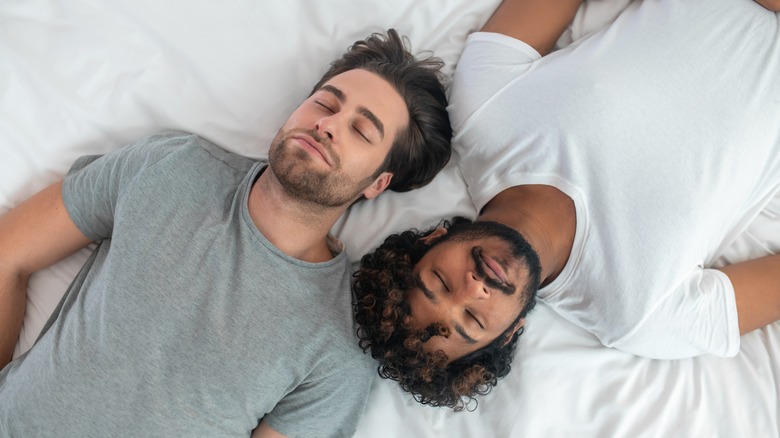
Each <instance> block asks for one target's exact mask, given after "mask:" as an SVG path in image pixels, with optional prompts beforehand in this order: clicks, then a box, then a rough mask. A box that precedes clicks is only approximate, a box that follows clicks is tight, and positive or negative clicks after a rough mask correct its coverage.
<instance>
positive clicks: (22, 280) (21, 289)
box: [0, 268, 27, 368]
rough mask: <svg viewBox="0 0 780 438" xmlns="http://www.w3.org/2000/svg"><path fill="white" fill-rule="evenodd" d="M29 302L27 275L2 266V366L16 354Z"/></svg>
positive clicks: (0, 300) (0, 356)
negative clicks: (15, 350) (25, 308)
mask: <svg viewBox="0 0 780 438" xmlns="http://www.w3.org/2000/svg"><path fill="white" fill-rule="evenodd" d="M26 302H27V276H25V275H22V274H20V273H18V272H13V271H9V270H5V271H3V270H2V268H0V368H2V367H4V366H5V365H6V364H8V362H10V361H11V358H12V357H13V354H14V347H15V346H16V342H17V339H19V332H20V330H21V328H22V321H23V319H24V307H25V303H26Z"/></svg>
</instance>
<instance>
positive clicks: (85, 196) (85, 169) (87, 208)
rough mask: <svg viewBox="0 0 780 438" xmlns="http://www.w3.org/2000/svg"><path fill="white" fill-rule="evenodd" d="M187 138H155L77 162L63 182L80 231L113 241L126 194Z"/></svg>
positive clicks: (180, 135) (176, 135) (68, 206)
mask: <svg viewBox="0 0 780 438" xmlns="http://www.w3.org/2000/svg"><path fill="white" fill-rule="evenodd" d="M187 137H189V135H187V134H183V133H177V132H166V133H161V134H155V135H152V136H149V137H145V138H142V139H140V140H138V141H136V142H134V143H131V144H129V145H127V146H124V147H122V148H120V149H118V150H116V151H113V152H111V153H109V154H106V155H102V156H101V155H89V156H83V157H80V158H79V159H77V160H76V161H75V162H74V163H73V166H71V168H70V170H69V171H68V174H67V175H66V176H65V180H64V181H63V185H62V198H63V201H64V203H65V208H66V210H67V211H68V214H69V215H70V217H71V219H72V220H73V222H74V223H75V224H76V226H77V227H78V229H79V230H80V231H81V232H82V233H83V234H84V235H85V236H87V237H88V238H90V239H92V240H94V241H98V240H102V239H107V238H109V237H111V233H112V230H113V226H114V211H115V210H116V206H117V202H118V200H119V198H120V197H121V195H122V192H123V191H124V190H126V188H127V186H128V185H129V184H132V181H133V180H134V179H135V178H136V177H137V176H138V175H140V174H141V173H142V172H143V169H144V168H146V167H148V166H150V165H151V164H153V163H155V162H157V161H159V160H160V159H161V158H162V157H164V156H165V155H167V153H168V152H169V151H170V150H171V149H170V147H169V146H172V145H173V146H175V145H178V144H180V143H181V141H177V140H182V139H185V138H187ZM166 146H168V147H166Z"/></svg>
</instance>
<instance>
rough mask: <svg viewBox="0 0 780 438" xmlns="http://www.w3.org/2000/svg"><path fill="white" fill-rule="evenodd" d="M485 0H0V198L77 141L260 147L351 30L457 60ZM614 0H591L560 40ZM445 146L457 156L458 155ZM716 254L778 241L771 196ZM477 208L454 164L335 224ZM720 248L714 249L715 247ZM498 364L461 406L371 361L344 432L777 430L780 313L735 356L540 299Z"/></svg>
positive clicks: (55, 296) (422, 219)
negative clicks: (604, 331) (612, 344)
mask: <svg viewBox="0 0 780 438" xmlns="http://www.w3.org/2000/svg"><path fill="white" fill-rule="evenodd" d="M498 3H499V0H483V1H480V2H474V1H471V0H424V1H423V0H393V1H379V0H330V1H327V2H325V1H306V0H287V1H284V2H257V1H252V0H232V1H227V2H213V1H205V0H189V1H185V0H166V1H158V0H136V1H133V2H119V1H112V0H105V1H75V0H62V1H58V0H5V1H3V2H0V213H2V212H5V211H7V210H8V209H10V208H12V207H13V206H15V205H17V204H18V203H19V202H21V201H22V200H23V199H25V198H27V197H29V196H30V195H32V194H33V193H35V192H36V191H38V190H40V189H41V188H43V187H45V186H46V185H47V184H49V183H51V182H53V181H55V180H56V179H58V178H61V177H62V176H63V175H64V173H65V172H66V170H67V169H68V167H69V166H70V164H71V163H72V162H73V160H74V159H75V158H76V157H78V156H79V155H83V154H94V153H105V152H108V151H110V150H113V149H116V148H118V147H121V146H122V145H124V144H125V143H127V142H129V141H131V140H133V139H136V138H138V137H140V136H142V135H145V134H148V133H151V132H154V131H158V130H162V129H171V128H172V129H183V130H187V131H191V132H194V133H197V134H199V135H202V136H204V137H206V138H209V139H211V140H213V141H215V142H217V143H219V144H221V145H223V146H224V147H225V148H227V149H230V150H233V151H236V152H239V153H242V154H245V155H248V156H252V157H259V156H262V155H264V154H265V152H266V149H267V145H268V144H269V142H270V140H271V138H272V137H273V135H274V134H275V132H276V130H277V129H278V127H279V126H280V125H281V124H282V122H283V121H284V120H285V119H286V117H287V115H288V114H289V113H290V112H291V111H292V110H293V109H294V108H295V107H296V106H297V105H298V103H299V102H300V101H301V100H303V99H304V98H305V97H306V95H307V94H308V92H309V90H310V88H311V86H312V85H313V84H314V83H315V82H316V80H317V79H318V78H319V77H320V76H321V74H322V73H323V72H324V70H325V69H326V65H327V63H328V62H329V61H330V60H332V59H333V58H334V57H336V56H338V55H339V54H340V53H341V52H342V51H343V50H344V49H346V47H347V46H348V45H349V44H350V43H352V42H353V41H355V40H357V39H359V38H362V37H364V36H366V35H368V34H369V33H370V32H373V31H381V30H384V29H386V28H388V27H396V28H397V29H398V30H399V31H400V32H401V33H403V34H406V35H408V36H409V38H410V40H411V43H412V47H413V49H414V51H416V52H419V51H421V50H426V49H429V50H434V51H435V52H436V54H437V55H439V56H441V57H442V58H444V60H445V61H446V62H447V73H448V74H450V73H451V72H452V69H453V68H454V66H455V64H456V62H457V59H458V56H459V54H460V52H461V50H462V47H463V43H464V41H465V38H466V35H467V34H468V33H469V32H470V31H473V30H476V29H478V28H479V27H480V26H481V25H482V23H484V21H485V20H487V18H488V17H489V16H490V14H491V13H492V10H493V9H494V8H495V6H496V5H497V4H498ZM626 4H627V0H588V2H586V4H585V5H584V6H583V8H582V9H581V10H580V12H579V14H578V16H577V18H576V20H575V22H574V24H573V25H572V27H571V29H569V30H568V31H567V32H566V33H565V34H564V36H563V37H562V38H561V41H560V42H559V44H561V45H565V44H567V43H568V42H570V41H571V40H572V39H573V38H578V37H580V36H582V35H584V34H586V33H588V32H590V31H592V30H594V29H597V28H598V27H600V26H601V25H603V24H604V23H607V22H609V21H610V20H611V19H613V18H614V17H615V15H616V14H618V13H619V12H620V10H622V9H623V8H624V7H625V5H626ZM455 160H457V157H455ZM770 208H771V209H774V210H773V211H774V212H775V215H776V216H774V217H773V216H772V213H771V211H770V212H767V213H766V214H765V215H763V216H761V217H760V218H759V219H757V221H756V222H755V223H754V224H753V226H752V227H751V229H749V230H747V231H746V233H745V234H744V235H743V236H742V237H741V238H740V239H739V240H738V241H737V242H735V243H734V245H733V246H732V247H731V248H730V249H729V250H728V251H727V254H726V255H725V257H728V258H730V259H732V260H737V259H744V258H747V257H751V256H756V255H760V254H763V253H765V252H767V251H778V249H780V248H779V247H780V242H778V241H780V226H778V224H779V223H780V198H779V199H776V200H775V201H774V202H773V204H772V205H771V206H770ZM454 214H462V215H470V216H473V215H474V210H473V207H472V206H471V203H470V201H469V199H468V197H467V194H466V190H465V185H464V183H463V180H462V178H461V177H460V174H459V173H458V170H457V167H456V166H455V165H454V163H451V165H449V166H448V167H447V168H446V169H445V170H444V171H443V172H442V174H441V175H440V176H438V177H437V178H436V179H435V180H434V182H433V183H432V184H431V185H430V186H428V187H426V188H424V189H421V190H418V191H416V192H412V193H407V194H403V195H398V194H393V193H388V194H383V195H382V196H381V197H380V198H379V199H377V200H375V201H372V202H367V203H363V204H361V205H358V206H356V207H355V208H354V209H353V210H352V211H351V212H350V213H348V214H347V216H346V217H345V218H344V219H343V220H342V221H341V222H340V223H339V224H337V226H336V227H335V228H334V231H335V232H336V234H338V235H339V236H340V237H341V238H342V240H344V241H345V243H346V244H347V247H348V250H349V251H350V253H351V257H352V259H353V260H356V259H357V258H359V256H360V255H362V253H364V252H366V251H368V250H370V249H371V248H373V247H374V246H375V245H377V244H378V243H379V241H380V240H381V238H382V237H383V236H385V235H386V234H388V233H390V232H393V231H398V230H401V229H404V228H407V227H427V226H429V225H432V224H433V223H435V222H437V221H438V219H439V218H440V217H447V216H452V215H454ZM87 254H88V250H84V251H81V252H80V253H78V254H76V255H74V256H73V257H71V258H69V259H66V260H65V261H63V262H62V263H60V264H58V265H55V266H53V267H51V268H49V269H46V270H44V271H42V272H40V273H38V274H36V275H35V276H33V278H32V279H31V281H30V287H29V291H28V297H29V298H28V308H27V313H26V315H25V320H24V326H23V330H22V335H21V337H20V339H19V344H18V345H17V348H16V352H15V354H16V355H18V354H20V353H21V352H23V351H24V350H26V349H28V348H29V347H30V346H31V345H32V343H33V342H34V340H35V338H36V336H37V333H38V332H39V330H40V328H41V326H42V325H43V323H44V322H45V320H46V318H47V317H48V315H49V313H50V312H51V311H52V309H53V308H54V307H55V306H56V304H57V302H58V300H59V297H60V296H61V295H62V293H63V292H64V290H65V288H66V287H67V285H68V283H69V282H70V280H71V278H72V277H73V276H74V275H75V273H76V272H77V271H78V269H79V268H80V266H81V264H82V263H83V261H84V260H85V258H86V256H87ZM724 260H725V259H724ZM518 351H519V353H518V356H517V357H516V359H515V362H514V366H513V370H512V372H511V373H510V374H509V376H508V377H506V378H505V379H504V380H502V381H501V382H500V383H499V385H498V386H497V387H496V389H495V390H494V391H493V393H491V394H490V395H488V396H487V397H484V398H482V399H481V400H480V402H479V406H478V408H477V409H476V410H474V411H473V412H460V413H454V412H452V411H449V410H446V409H436V408H429V407H424V406H419V405H416V403H415V402H414V401H413V400H412V399H411V398H410V397H409V396H408V395H406V394H403V393H401V392H400V390H398V389H397V388H396V386H395V384H394V383H392V382H387V381H381V380H380V379H379V378H377V381H376V384H375V387H374V389H373V392H372V395H371V401H370V403H369V405H368V406H367V408H366V412H365V415H364V416H363V418H362V420H361V422H360V425H359V428H358V432H357V434H356V436H357V437H365V438H368V437H372V438H374V437H397V436H408V437H448V438H449V437H477V436H478V437H515V436H518V437H519V436H531V437H540V436H543V437H556V436H567V437H568V436H577V437H594V438H595V437H598V438H601V437H692V436H695V437H705V436H706V437H777V436H778V435H779V433H778V427H779V424H778V418H779V417H778V415H779V414H780V412H779V411H778V409H780V408H779V407H778V379H780V326H779V325H778V324H773V325H771V326H769V327H767V328H765V329H762V330H759V331H757V332H754V333H751V334H749V335H747V336H745V337H743V340H742V351H741V352H740V354H739V355H738V356H737V357H736V358H733V359H718V358H714V357H700V358H696V359H690V360H681V361H656V360H648V359H642V358H638V357H634V356H631V355H628V354H624V353H621V352H618V351H615V350H610V349H607V348H604V347H602V346H600V345H599V343H598V342H597V341H596V340H595V339H594V338H593V337H592V336H591V335H589V334H588V333H586V332H583V331H582V330H580V329H578V328H576V327H574V326H572V325H571V324H569V323H567V322H566V321H564V320H563V319H562V318H560V317H558V316H557V315H556V314H554V313H553V312H552V311H551V310H550V309H549V308H547V307H545V306H544V305H543V304H541V305H539V306H538V307H537V310H535V311H534V312H533V314H532V315H531V316H530V317H529V319H528V326H527V331H526V333H525V334H524V335H523V336H522V337H521V341H520V343H519V347H518Z"/></svg>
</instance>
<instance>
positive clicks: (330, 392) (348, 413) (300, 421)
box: [263, 363, 376, 438]
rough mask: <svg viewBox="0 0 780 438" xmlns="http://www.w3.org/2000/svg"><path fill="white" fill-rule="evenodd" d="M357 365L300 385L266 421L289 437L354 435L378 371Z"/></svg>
mask: <svg viewBox="0 0 780 438" xmlns="http://www.w3.org/2000/svg"><path fill="white" fill-rule="evenodd" d="M354 365H355V366H347V365H346V364H343V365H342V366H340V367H339V368H338V370H336V372H335V373H334V374H330V375H328V376H327V377H324V378H322V379H319V380H317V381H312V382H305V383H303V384H301V385H299V386H298V387H297V388H295V389H294V390H293V391H292V392H290V393H289V394H287V395H286V396H285V397H284V398H282V400H280V401H279V403H277V404H276V406H275V407H274V409H273V410H272V411H271V412H270V413H268V414H267V415H266V416H265V417H264V418H263V421H266V422H267V423H268V425H269V426H271V427H272V428H273V429H274V430H276V431H277V432H279V433H281V434H283V435H285V436H289V437H296V438H299V437H300V438H304V437H323V438H324V437H344V438H347V437H351V436H352V435H353V434H354V433H355V429H357V423H358V420H359V419H360V416H361V415H362V413H363V409H364V407H365V405H366V402H367V401H368V393H369V390H370V388H371V382H372V377H373V376H375V375H376V374H375V369H372V368H371V367H368V366H365V363H355V364H354Z"/></svg>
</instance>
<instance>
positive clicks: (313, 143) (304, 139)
mask: <svg viewBox="0 0 780 438" xmlns="http://www.w3.org/2000/svg"><path fill="white" fill-rule="evenodd" d="M292 138H293V139H294V140H297V141H298V143H299V144H300V145H301V146H302V147H303V148H304V149H306V150H307V151H309V152H310V153H311V154H312V155H315V156H319V157H320V158H321V159H322V161H324V162H325V164H327V165H328V166H330V167H333V160H331V158H330V155H328V152H327V151H326V150H325V148H324V147H323V146H322V145H321V144H320V143H319V142H318V141H317V140H315V139H314V137H311V136H310V135H306V134H296V135H293V136H292Z"/></svg>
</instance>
